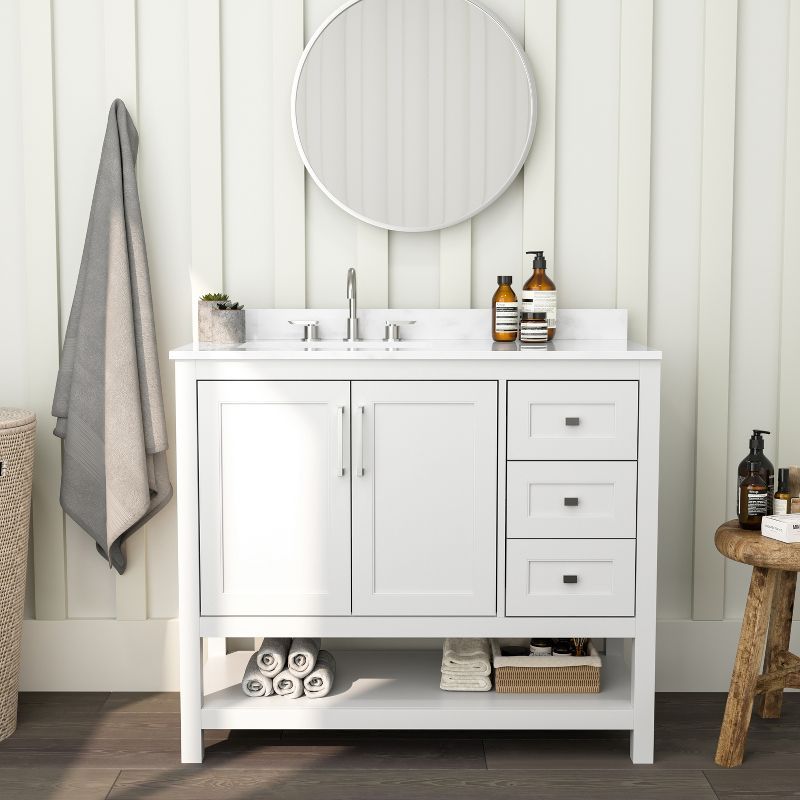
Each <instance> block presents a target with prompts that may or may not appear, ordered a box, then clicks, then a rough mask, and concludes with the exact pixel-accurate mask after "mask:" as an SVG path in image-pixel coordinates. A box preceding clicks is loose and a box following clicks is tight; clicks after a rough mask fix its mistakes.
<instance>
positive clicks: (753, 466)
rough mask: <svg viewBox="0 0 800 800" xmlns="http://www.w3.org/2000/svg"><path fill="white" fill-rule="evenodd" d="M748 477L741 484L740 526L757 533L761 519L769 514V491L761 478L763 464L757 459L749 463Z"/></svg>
mask: <svg viewBox="0 0 800 800" xmlns="http://www.w3.org/2000/svg"><path fill="white" fill-rule="evenodd" d="M747 470H748V472H747V475H746V476H745V477H744V479H743V480H742V482H741V483H740V484H739V515H738V516H739V525H741V526H742V527H743V528H744V529H745V530H748V531H757V530H759V529H760V528H761V519H762V517H765V516H766V515H767V514H768V511H767V507H768V502H769V489H768V488H767V482H766V481H765V480H764V478H763V477H762V476H761V464H760V462H759V461H757V460H756V459H751V460H748V461H747Z"/></svg>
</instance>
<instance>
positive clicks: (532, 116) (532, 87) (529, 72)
mask: <svg viewBox="0 0 800 800" xmlns="http://www.w3.org/2000/svg"><path fill="white" fill-rule="evenodd" d="M368 1H369V0H347V2H346V3H345V4H344V5H343V6H341V7H340V8H338V9H337V10H336V11H334V12H333V13H332V14H331V15H330V16H328V18H327V19H326V20H325V21H324V22H323V23H322V24H321V25H320V26H319V28H317V30H316V31H314V34H313V35H312V37H311V38H310V39H309V40H308V42H307V43H306V46H305V47H304V48H303V54H302V55H301V56H300V62H299V63H298V65H297V70H296V71H295V74H294V80H293V81H292V94H291V117H292V133H293V134H294V141H295V144H296V145H297V150H298V152H299V153H300V158H301V159H302V160H303V165H304V166H305V168H306V170H307V171H308V174H309V175H310V176H311V177H312V179H313V180H314V183H316V184H317V186H318V187H319V188H320V190H321V191H322V193H323V194H324V195H325V196H326V197H327V198H328V199H329V200H331V201H332V202H333V203H335V204H336V205H337V206H338V207H339V208H341V209H342V210H343V211H346V212H347V213H348V214H350V215H351V216H353V217H355V218H356V219H358V220H361V222H366V223H368V224H369V225H374V226H375V227H377V228H383V229H384V230H389V231H398V232H401V233H426V232H428V231H439V230H444V229H445V228H450V227H452V226H453V225H458V224H460V223H462V222H465V221H466V220H468V219H472V218H473V217H475V216H477V215H478V214H480V213H481V211H483V210H485V209H486V208H488V207H489V206H490V205H492V203H494V202H495V201H496V200H498V199H499V198H500V197H501V196H502V195H503V194H504V193H505V192H506V190H507V189H508V188H509V187H510V186H511V184H512V183H513V182H514V181H515V180H516V179H517V175H519V173H520V170H521V169H522V167H523V165H524V164H525V161H526V160H527V158H528V155H529V153H530V151H531V146H532V145H533V136H534V133H535V132H536V121H537V118H538V107H539V101H538V95H537V92H536V81H535V80H534V77H533V67H532V65H531V62H530V59H529V58H528V54H527V53H526V52H525V49H524V48H523V47H522V45H521V44H520V43H519V41H517V39H516V37H515V36H514V34H513V33H511V31H510V30H509V29H508V27H507V26H506V25H505V24H504V23H503V22H502V20H500V19H498V17H497V16H495V15H494V14H493V13H492V12H491V11H489V9H487V8H486V7H485V6H483V5H482V4H481V3H479V2H477V1H476V0H461V1H462V2H464V3H467V4H469V5H471V6H474V7H475V8H476V9H477V10H478V11H480V12H481V13H482V14H485V15H486V16H487V17H488V18H489V19H490V20H491V21H492V22H494V24H495V25H497V27H498V28H499V29H500V30H501V31H502V32H503V33H504V34H505V36H506V38H507V39H508V41H509V42H510V44H511V46H512V47H513V48H514V52H515V53H516V54H517V57H518V58H519V59H520V61H521V62H522V67H523V69H524V70H525V77H526V78H527V80H528V97H529V99H530V108H529V113H528V135H527V138H526V140H525V146H524V147H523V149H522V154H521V156H520V157H519V159H518V160H517V162H516V164H515V165H514V169H513V170H512V171H511V174H510V177H509V179H508V180H507V181H506V182H505V183H504V184H503V185H502V186H501V187H500V188H499V189H498V190H497V191H496V192H495V193H494V194H493V195H491V196H490V197H489V198H488V199H487V200H486V201H485V202H484V203H483V205H481V206H479V207H478V208H476V209H475V210H474V211H470V212H469V213H467V214H464V215H463V216H461V217H459V218H458V219H455V220H453V221H452V222H450V221H448V222H447V223H446V224H445V225H431V226H425V227H419V228H404V227H397V226H395V225H391V224H389V223H386V222H381V221H380V220H376V219H370V218H369V217H367V216H365V215H363V214H361V213H359V212H358V211H356V210H355V209H352V208H350V206H348V205H345V204H344V203H343V202H342V201H341V200H339V199H338V198H337V197H335V196H334V195H333V194H332V193H331V192H330V191H329V190H328V188H327V187H326V186H325V184H324V183H323V182H322V181H321V180H320V178H319V176H318V175H317V173H316V172H314V169H313V168H312V166H311V164H309V162H308V158H307V156H306V152H305V150H304V149H303V143H302V142H301V141H300V132H299V130H298V128H297V89H298V86H299V83H300V75H301V74H302V72H303V67H304V66H305V63H306V59H307V58H308V54H309V53H310V52H311V49H312V48H313V47H314V45H315V44H316V41H317V39H319V38H320V36H322V34H323V33H324V32H325V30H326V29H327V27H328V26H329V25H330V24H331V23H332V22H333V21H334V20H335V19H336V18H337V17H338V16H340V15H341V14H343V13H344V12H345V11H347V9H349V8H350V7H351V6H354V5H356V4H357V3H362V2H368Z"/></svg>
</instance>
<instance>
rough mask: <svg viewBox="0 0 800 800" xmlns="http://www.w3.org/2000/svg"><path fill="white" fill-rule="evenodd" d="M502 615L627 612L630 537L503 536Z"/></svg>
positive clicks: (630, 605) (632, 578) (631, 577)
mask: <svg viewBox="0 0 800 800" xmlns="http://www.w3.org/2000/svg"><path fill="white" fill-rule="evenodd" d="M506 544H507V547H506V616H508V617H632V616H633V615H634V606H635V602H634V601H635V586H636V542H635V541H632V540H630V539H628V540H625V539H605V540H587V539H581V540H577V539H576V540H571V541H566V540H563V539H546V540H538V539H537V540H534V539H509V540H508V542H507V543H506Z"/></svg>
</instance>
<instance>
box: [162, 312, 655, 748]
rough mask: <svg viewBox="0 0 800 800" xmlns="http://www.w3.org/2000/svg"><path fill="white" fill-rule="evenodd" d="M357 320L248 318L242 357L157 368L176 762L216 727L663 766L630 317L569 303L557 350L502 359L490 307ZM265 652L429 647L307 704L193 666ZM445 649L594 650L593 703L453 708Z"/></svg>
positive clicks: (239, 348)
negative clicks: (590, 746)
mask: <svg viewBox="0 0 800 800" xmlns="http://www.w3.org/2000/svg"><path fill="white" fill-rule="evenodd" d="M362 313H363V316H362V319H361V334H362V337H363V338H364V339H365V341H361V342H343V341H341V336H342V324H343V315H342V312H341V311H308V310H306V311H294V312H293V311H252V312H248V319H247V325H248V339H249V341H248V342H247V343H246V344H243V345H234V346H224V347H214V346H212V345H188V346H186V347H182V348H179V349H177V350H174V351H172V352H171V354H170V357H171V359H172V360H174V361H175V369H176V381H177V385H176V403H177V442H176V447H177V457H178V487H177V491H178V514H179V563H180V636H181V717H182V722H181V724H182V757H183V760H184V762H199V761H201V760H202V757H203V746H202V731H203V730H204V729H208V728H277V729H287V728H332V729H364V728H367V729H369V728H377V729H392V728H396V729H408V728H422V729H425V728H428V729H440V730H446V729H475V728H487V729H509V730H511V729H516V730H523V729H624V730H630V731H631V758H632V760H633V761H634V762H636V763H649V762H652V760H653V696H654V671H655V622H656V550H657V529H658V443H659V380H660V358H661V354H660V353H659V352H656V351H653V350H648V349H646V348H644V347H641V346H638V345H635V344H632V343H629V342H627V341H626V340H625V335H626V317H625V312H624V311H587V312H578V311H559V314H560V317H559V335H558V336H557V338H556V340H555V341H554V342H552V343H551V344H550V345H549V346H547V347H546V348H545V349H518V347H517V346H516V345H511V346H510V347H509V346H508V345H494V346H493V343H492V342H491V340H490V339H489V338H488V336H487V335H486V332H487V331H488V329H489V323H488V312H487V311H485V310H484V311H427V312H422V311H396V310H393V311H380V310H372V311H366V312H362ZM309 315H311V316H312V317H314V318H315V319H318V320H319V321H320V328H319V330H320V336H321V338H322V341H316V342H301V341H298V340H297V337H298V336H299V335H300V330H299V329H298V328H296V327H295V328H292V327H291V326H289V325H288V324H287V323H288V320H289V319H299V318H303V317H308V316H309ZM387 319H416V320H417V324H416V325H415V326H413V327H410V328H407V329H403V331H402V333H403V334H404V335H406V336H411V335H412V334H413V337H414V338H409V339H407V340H406V341H403V342H397V343H387V342H383V341H381V340H380V339H381V336H382V334H383V323H384V321H385V320H387ZM337 336H338V338H335V337H337ZM279 337H283V338H279ZM288 337H295V338H294V339H289V338H288ZM500 348H502V349H500ZM265 635H268V636H321V637H346V638H348V639H351V640H352V639H354V638H356V639H363V640H369V639H378V638H379V639H383V640H384V641H385V640H386V639H387V638H393V637H397V638H412V637H413V638H415V639H420V638H430V639H431V640H434V641H433V642H432V647H431V649H428V650H424V649H423V650H380V649H369V647H368V641H365V647H364V649H362V650H351V651H349V652H348V651H338V650H335V651H334V652H335V655H336V658H337V663H338V670H337V675H336V684H335V689H334V691H333V693H332V694H331V695H329V696H328V697H326V698H323V699H316V700H309V699H307V698H301V699H299V700H287V699H283V698H278V697H274V696H273V697H262V698H251V697H246V696H245V695H244V694H243V693H242V691H241V688H240V685H239V682H240V680H241V675H242V670H243V668H244V663H245V660H246V657H247V656H249V653H231V654H226V653H225V650H224V648H219V647H212V648H210V651H211V653H212V655H211V656H210V657H207V658H206V659H205V660H204V655H203V653H204V650H203V639H209V640H211V641H212V642H213V641H218V640H219V639H221V638H223V637H260V636H265ZM446 636H466V637H530V636H590V637H594V638H605V639H607V640H608V648H607V649H608V652H607V655H606V656H605V657H604V666H603V670H602V678H601V691H600V693H599V694H576V695H564V694H556V695H541V694H540V695H536V694H533V695H524V694H517V695H514V694H497V693H495V692H488V693H479V692H478V693H471V692H467V693H459V692H444V691H441V690H440V689H439V677H440V675H439V662H440V657H441V650H440V649H439V650H437V649H434V647H435V644H436V640H440V639H441V638H443V637H446ZM626 643H627V645H626ZM624 645H625V646H624Z"/></svg>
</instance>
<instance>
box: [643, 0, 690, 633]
mask: <svg viewBox="0 0 800 800" xmlns="http://www.w3.org/2000/svg"><path fill="white" fill-rule="evenodd" d="M703 21H704V8H703V5H702V4H701V3H698V2H697V0H668V1H667V2H662V0H657V2H656V3H655V8H654V19H653V34H654V41H653V103H652V106H653V117H652V119H653V123H652V129H653V137H652V159H651V162H652V173H651V188H652V194H651V212H650V279H649V295H650V301H649V306H648V341H649V344H650V346H652V347H657V348H659V349H661V350H662V351H663V354H664V355H663V361H662V365H661V367H662V381H661V384H662V386H663V387H664V391H663V393H662V394H663V400H662V404H661V464H662V469H661V472H660V478H659V495H660V502H659V552H658V568H659V573H660V575H661V576H662V580H660V581H659V586H658V591H659V596H658V608H659V613H660V614H661V616H662V617H667V618H671V619H688V618H690V617H691V614H692V555H693V551H694V483H695V476H694V461H695V426H696V411H697V310H698V309H697V288H698V287H697V274H698V263H699V249H700V162H701V131H702V117H703ZM679 40H680V41H681V43H682V45H681V47H675V42H676V41H679ZM676 287H680V290H679V291H678V290H676ZM676 321H677V322H678V324H676ZM676 389H677V390H676Z"/></svg>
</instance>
